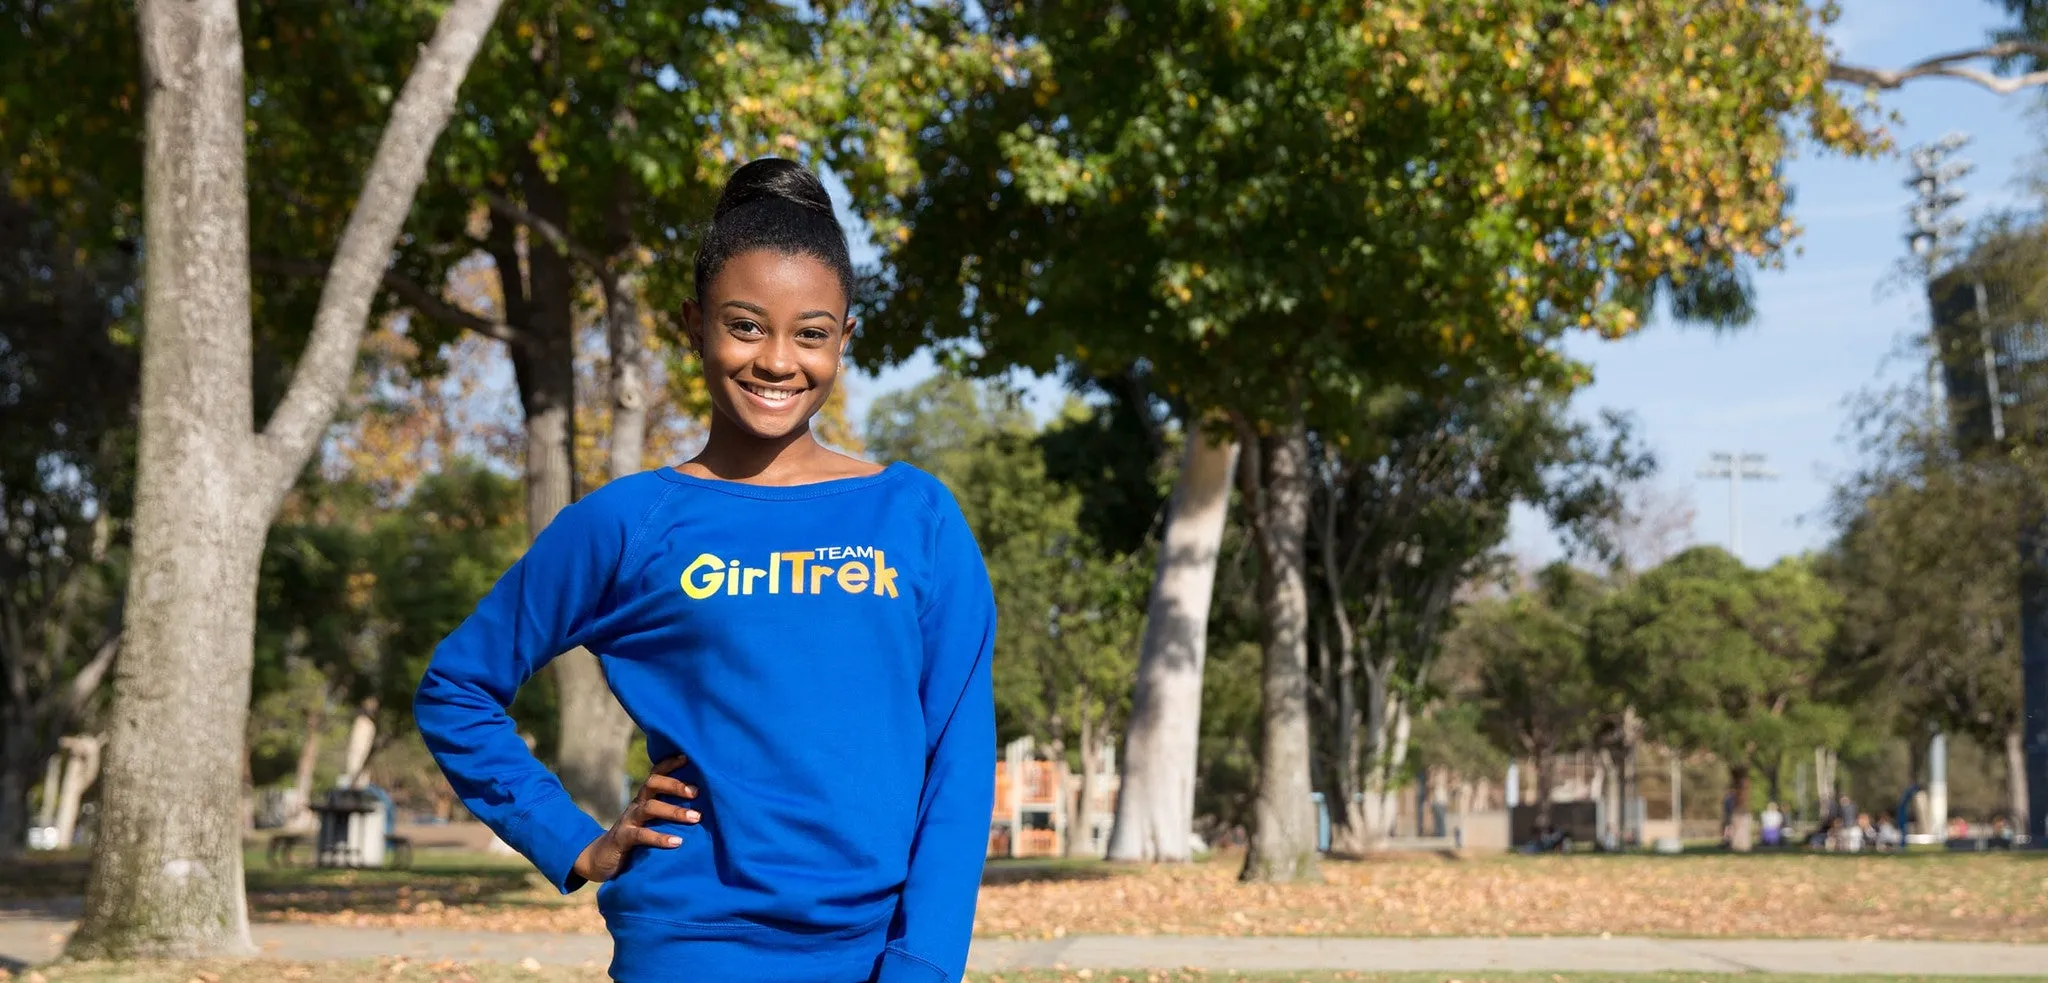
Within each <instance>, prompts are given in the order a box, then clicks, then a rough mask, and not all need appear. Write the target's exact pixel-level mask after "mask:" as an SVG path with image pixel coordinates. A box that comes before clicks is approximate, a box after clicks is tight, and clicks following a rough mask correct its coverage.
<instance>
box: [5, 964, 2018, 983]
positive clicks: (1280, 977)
mask: <svg viewBox="0 0 2048 983" xmlns="http://www.w3.org/2000/svg"><path fill="white" fill-rule="evenodd" d="M5 972H6V971H5V970H0V979H4V978H6V977H5V975H4V974H5ZM17 979H18V980H20V981H21V983H278V981H280V980H283V981H290V983H353V981H355V980H366V979H377V980H420V981H429V980H431V981H437V983H605V975H604V972H603V971H602V970H599V969H579V968H569V967H560V966H528V967H520V966H507V965H494V964H486V963H458V962H439V963H407V962H405V961H404V960H397V959H382V960H376V961H368V960H365V961H357V962H325V963H289V962H267V961H266V962H183V963H82V964H78V965H72V966H52V967H45V968H43V969H40V970H28V971H26V972H24V973H23V974H21V975H20V976H19V977H17ZM967 980H968V983H1081V981H1087V983H1724V981H1725V983H1913V981H1918V983H1996V978H1995V977H1982V976H1978V977H1960V976H1957V977H1940V976H1777V975H1767V974H1761V973H1741V974H1706V975H1702V974H1699V973H1635V974H1614V973H1563V974H1559V973H1507V974H1498V973H1496V974H1483V975H1451V974H1444V973H1350V972H1318V973H1203V972H1197V971H1192V970H1132V971H1101V970H1097V971H1089V970H1081V971H1072V970H1066V971H1043V972H1026V973H1017V972H1007V973H969V974H967Z"/></svg>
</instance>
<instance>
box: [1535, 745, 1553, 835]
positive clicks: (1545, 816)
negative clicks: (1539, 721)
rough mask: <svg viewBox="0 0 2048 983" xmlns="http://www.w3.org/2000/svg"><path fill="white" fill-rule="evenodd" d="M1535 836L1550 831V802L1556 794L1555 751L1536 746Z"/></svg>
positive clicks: (1551, 748) (1547, 747)
mask: <svg viewBox="0 0 2048 983" xmlns="http://www.w3.org/2000/svg"><path fill="white" fill-rule="evenodd" d="M1535 757H1536V835H1538V836H1542V835H1543V833H1544V832H1545V831H1547V830H1549V829H1550V825H1551V821H1550V800H1551V799H1552V798H1553V797H1555V796H1556V794H1557V749H1556V748H1554V747H1552V746H1551V745H1550V744H1548V743H1538V744H1537V745H1536V754H1535Z"/></svg>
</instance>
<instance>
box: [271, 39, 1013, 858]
mask: <svg viewBox="0 0 2048 983" xmlns="http://www.w3.org/2000/svg"><path fill="white" fill-rule="evenodd" d="M381 6H385V7H391V8H394V9H396V10H398V11H400V12H401V14H402V13H403V12H405V11H410V10H413V9H414V5H411V4H384V5H381ZM511 8H512V9H511V12H510V14H509V15H508V21H509V22H510V25H511V29H510V30H509V31H507V32H505V33H503V34H502V35H500V36H499V37H498V38H496V39H494V41H493V42H492V43H491V44H490V45H488V46H487V47H486V48H485V50H484V51H483V53H482V54H481V55H480V56H479V59H478V65H477V69H476V71H475V73H474V76H475V77H474V79H473V80H472V83H471V87H470V89H469V95H468V98H467V99H466V106H465V109H466V112H465V114H464V118H463V120H462V121H461V123H460V124H458V125H457V126H456V127H454V128H453V133H452V139H451V140H450V142H449V151H448V153H447V154H445V155H444V159H443V161H442V162H441V163H442V166H441V168H440V169H439V172H438V174H437V177H438V178H439V180H437V181H436V182H435V183H434V185H433V186H432V187H431V188H430V189H429V190H430V193H429V195H428V196H427V198H426V199H425V200H423V202H422V206H421V208H420V209H419V213H418V216H417V217H416V219H415V221H414V223H413V224H412V226H411V228H410V229H409V231H410V232H411V235H409V236H408V239H407V241H406V243H405V244H404V246H405V248H404V249H403V253H402V255H401V256H400V259H399V263H398V269H397V271H396V272H394V274H393V275H391V276H389V277H387V278H386V282H385V286H386V287H387V288H388V289H389V291H390V292H391V293H392V295H393V296H394V297H395V298H396V299H397V300H398V301H399V302H401V303H403V304H404V305H406V306H408V307H409V308H411V309H412V310H413V311H414V312H415V313H417V314H419V315H420V316H421V324H420V327H421V330H422V334H423V338H424V337H425V336H426V334H427V333H428V332H429V331H438V332H443V333H444V334H443V335H441V337H439V338H436V339H434V340H445V332H460V331H471V332H476V333H479V334H482V335H484V336H487V337H490V338H493V339H496V340H498V341H501V342H504V343H505V345H506V346H507V350H508V353H509V354H510V355H511V358H512V362H513V366H514V370H515V374H516V377H517V381H518V386H519V393H520V406H521V410H522V413H523V416H524V423H525V427H524V430H525V433H524V451H525V470H526V487H527V495H528V507H527V527H528V529H529V530H530V531H531V532H532V533H533V534H534V535H538V534H539V532H540V531H541V530H542V529H543V528H544V527H545V526H546V525H547V523H548V522H549V521H550V520H551V519H552V518H553V516H554V514H555V513H556V512H557V511H559V510H560V509H561V508H563V507H565V506H566V505H568V503H569V502H571V501H573V500H574V499H575V498H576V497H578V496H579V495H580V494H581V493H582V491H583V488H584V483H583V482H582V481H579V476H580V474H581V472H582V471H583V470H584V469H583V468H581V467H579V465H578V464H577V461H576V458H577V454H576V450H577V447H576V439H577V436H576V435H577V434H578V433H579V432H584V431H585V427H584V426H583V425H582V424H580V423H579V421H578V413H579V407H578V395H577V392H576V388H577V384H576V372H575V369H574V364H573V363H574V359H575V355H576V350H577V347H578V339H577V335H576V330H575V327H574V323H575V321H576V318H577V314H578V313H579V311H580V310H581V309H583V308H584V307H585V306H591V307H596V308H599V309H601V310H602V312H603V313H602V315H601V318H602V321H603V323H604V324H605V326H606V327H605V336H606V342H607V350H608V355H609V364H608V366H607V371H606V373H605V378H606V385H605V387H604V390H605V393H606V397H605V404H606V408H605V409H604V411H602V412H601V413H599V414H596V415H597V416H600V417H602V418H603V419H605V420H606V421H607V422H608V423H609V430H610V436H609V438H608V440H607V441H606V444H607V446H608V448H609V451H610V453H609V454H608V455H607V457H608V461H607V463H608V464H609V467H608V468H607V470H608V471H609V473H610V476H612V477H617V476H618V475H620V474H622V473H626V472H629V471H633V470H638V469H639V466H640V463H641V462H642V460H643V459H644V458H643V452H642V451H641V449H640V440H639V435H640V434H643V433H645V432H646V431H645V417H644V409H643V407H644V406H645V405H646V404H647V403H648V402H649V397H650V392H649V388H648V387H649V385H650V382H651V379H652V376H653V364H654V363H653V359H654V358H655V357H657V356H658V355H659V354H660V351H659V348H660V345H659V344H656V343H654V342H653V341H652V339H654V338H657V337H664V336H665V337H666V338H668V339H670V340H671V341H673V340H675V339H679V338H680V332H679V330H678V328H677V326H676V325H675V324H673V323H670V318H672V316H673V312H675V311H678V310H680V308H681V302H682V300H683V299H685V298H687V297H689V296H690V295H691V294H692V293H693V290H694V288H693V286H692V283H691V278H692V258H693V252H694V249H695V246H696V242H697V237H696V234H695V232H694V228H695V227H696V226H697V224H698V223H701V221H702V220H703V218H704V217H705V216H706V215H708V214H709V213H710V211H711V207H712V204H713V202H714V201H715V199H716V196H717V193H718V190H719V188H720V187H721V186H722V185H723V183H724V179H725V177H726V175H727V173H728V172H729V171H730V170H731V168H732V167H733V166H735V165H736V164H738V163H740V162H742V161H744V160H747V159H750V158H752V157H755V156H760V155H762V154H767V153H780V154H784V155H789V156H797V157H803V158H807V159H808V160H810V161H812V162H813V163H816V164H819V165H822V166H826V167H836V168H837V169H838V170H839V171H840V173H841V175H842V177H844V178H845V179H846V180H847V181H848V182H849V183H850V184H853V185H857V186H865V185H877V186H879V187H881V188H883V189H885V190H886V189H888V188H892V187H894V186H896V185H899V184H900V183H901V182H902V181H903V180H904V177H903V175H904V173H905V169H904V168H903V166H902V163H903V162H902V154H901V152H900V141H901V138H900V136H899V134H900V133H901V132H905V131H914V130H916V129H918V128H919V127H920V126H922V125H923V124H922V123H921V122H920V121H921V120H922V118H923V116H922V114H923V113H924V112H925V111H926V103H925V101H924V100H923V99H921V98H920V96H919V93H918V90H919V89H920V88H921V87H924V86H929V85H935V84H943V81H944V80H945V79H947V78H950V77H952V76H954V75H957V74H960V73H973V72H981V71H992V70H995V69H996V68H997V67H999V66H1000V64H1001V62H1002V57H1001V55H1000V53H999V52H994V51H992V50H990V49H988V48H987V46H986V45H977V44H975V43H969V44H967V45H965V46H962V45H958V44H954V43H952V40H953V39H952V38H950V37H949V35H948V34H947V31H948V25H949V24H951V23H952V22H953V21H954V20H955V19H957V17H958V16H959V12H958V9H957V8H956V7H955V6H954V5H950V4H937V5H934V4H911V3H893V2H891V3H881V4H863V5H858V6H844V5H837V4H808V3H797V4H788V3H767V2H748V3H742V4H739V5H737V6H734V5H730V4H725V5H720V4H711V3H701V2H700V3H689V4H683V5H680V6H678V5H665V6H660V7H656V8H642V7H628V6H622V5H619V4H613V3H589V2H584V3H571V4H566V5H565V4H560V3H553V2H542V0H519V2H516V3H514V4H512V5H511ZM413 16H415V17H416V16H417V14H414V15H413ZM969 41H970V42H972V41H973V39H971V38H970V39H969ZM343 132H346V131H345V130H344V131H343ZM344 149H345V148H344ZM871 224H874V225H875V227H876V229H877V230H878V231H884V232H886V231H887V229H888V228H889V222H888V221H887V220H886V219H880V220H878V221H877V222H875V223H871ZM266 266H267V268H268V269H271V270H273V271H275V272H278V273H283V274H288V275H289V274H298V273H303V272H307V271H308V270H309V269H315V268H317V267H316V266H313V265H310V264H307V263H305V262H303V261H302V260H298V259H295V258H291V257H279V258H273V259H272V261H271V262H269V263H267V264H266ZM472 268H473V269H480V270H484V271H488V274H487V275H488V276H489V278H490V279H492V280H495V284H494V285H493V288H492V289H491V290H489V291H487V292H486V296H485V297H483V298H472V299H473V300H475V299H481V300H487V301H488V302H487V303H483V304H476V303H460V302H456V300H460V298H457V299H456V300H451V298H450V296H449V291H448V289H447V287H448V286H449V284H450V281H451V277H453V276H455V275H457V274H459V273H460V272H461V271H463V270H465V269H472ZM585 284H592V285H594V287H595V289H594V290H590V291H587V292H586V291H585V290H583V289H582V287H583V286H584V285H585ZM590 294H594V295H595V296H594V297H588V296H587V295H590ZM650 315H652V316H650ZM428 347H429V348H430V349H431V348H432V347H435V346H434V345H433V344H431V343H430V344H428ZM591 409H592V407H590V406H589V405H585V406H584V407H582V413H583V414H584V415H585V416H589V415H591V413H590V411H591ZM549 671H550V674H551V675H552V676H553V677H554V680H555V684H556V688H557V690H558V691H559V693H560V695H561V699H562V716H561V723H560V731H559V734H558V741H557V744H558V747H559V751H560V759H559V760H558V761H557V770H558V771H559V772H560V773H561V775H562V779H563V783H564V784H565V785H566V786H567V787H568V789H569V791H570V793H571V795H572V796H574V797H575V799H576V801H577V802H578V803H579V804H580V805H582V806H583V807H584V808H585V809H586V810H588V811H590V812H592V813H593V814H595V815H600V816H604V817H606V818H607V819H609V817H610V816H612V815H616V814H617V812H618V809H619V808H620V807H621V806H622V805H623V803H622V802H621V801H620V794H621V792H622V790H623V786H622V784H621V781H620V779H621V777H622V776H623V775H624V773H625V761H624V756H625V754H626V750H627V738H628V736H629V734H630V732H631V729H632V724H631V721H630V720H628V719H627V718H626V716H625V714H624V711H623V710H622V709H621V708H620V707H619V706H618V703H617V701H616V700H615V699H614V698H613V697H612V695H611V693H610V690H609V689H608V687H607V685H606V683H605V680H604V677H603V674H602V671H601V670H600V668H599V666H598V663H597V661H596V659H595V658H594V657H593V656H591V655H590V654H589V653H587V652H582V651H577V652H571V653H568V654H567V655H565V656H564V657H562V658H559V659H556V660H554V661H553V662H552V663H551V664H550V670H549Z"/></svg>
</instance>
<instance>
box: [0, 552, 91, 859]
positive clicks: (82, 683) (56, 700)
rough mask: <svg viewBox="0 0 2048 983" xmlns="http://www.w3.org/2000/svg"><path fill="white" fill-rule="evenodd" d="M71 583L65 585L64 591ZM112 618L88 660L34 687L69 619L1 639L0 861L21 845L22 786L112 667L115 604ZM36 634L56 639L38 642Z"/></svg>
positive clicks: (46, 672) (46, 762) (56, 662)
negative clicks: (67, 674) (61, 676)
mask: <svg viewBox="0 0 2048 983" xmlns="http://www.w3.org/2000/svg"><path fill="white" fill-rule="evenodd" d="M101 559H103V553H96V555H95V557H94V561H95V562H99V561H100V560H101ZM75 587H76V581H73V582H71V583H69V584H67V585H66V588H67V589H73V588H75ZM61 606H65V605H60V607H61ZM10 613H12V612H10ZM17 616H18V615H17ZM111 616H112V617H111V618H110V619H109V622H108V625H107V627H106V628H104V629H102V631H101V634H102V636H103V637H102V638H101V640H100V643H99V645H98V646H96V647H95V648H94V650H93V653H92V655H91V657H90V658H88V659H87V660H86V662H85V664H84V665H83V666H82V667H80V668H79V670H78V672H77V674H76V675H74V676H72V677H71V678H70V679H68V680H65V681H64V682H63V683H62V684H61V685H56V686H47V685H37V684H34V683H31V682H30V680H32V679H38V678H42V679H48V678H52V677H54V676H55V675H56V674H57V667H59V666H61V665H63V664H64V662H65V660H66V658H67V657H68V651H67V645H68V643H69V641H70V638H71V632H72V631H73V630H74V625H73V624H72V623H71V622H70V621H69V620H68V619H66V618H64V617H63V616H61V615H58V616H54V617H53V618H52V620H53V622H54V623H53V624H46V625H39V626H31V627H29V628H28V629H27V630H25V631H24V630H17V631H13V632H7V633H5V634H6V635H7V636H9V637H7V638H6V639H5V640H4V641H0V680H4V681H5V685H4V687H0V858H6V857H12V856H17V855H19V854H20V853H21V852H22V850H24V849H25V848H26V847H27V842H26V837H27V834H28V830H27V828H26V826H25V823H26V822H27V820H28V818H29V814H28V791H29V789H30V788H31V787H33V786H34V784H35V780H36V774H37V773H38V772H47V769H48V767H49V766H50V763H51V762H53V761H55V759H56V751H57V747H56V744H55V739H56V737H57V735H59V734H62V733H64V732H65V731H67V730H69V729H70V728H71V727H72V726H73V725H74V724H75V723H76V721H77V720H78V718H79V715H80V714H81V713H82V712H83V711H84V710H85V708H86V707H87V705H88V704H90V703H91V702H92V701H93V699H94V697H95V696H97V695H98V693H99V691H100V687H101V686H102V685H103V684H104V683H105V681H106V679H107V677H108V676H109V675H111V674H112V672H113V667H114V660H115V657H116V656H117V655H119V653H120V651H121V630H120V622H119V621H118V619H119V617H120V610H119V608H118V605H117V606H116V609H115V610H114V611H112V612H111ZM8 620H10V619H9V618H8V617H6V615H0V622H5V621H8ZM24 620H25V619H24ZM16 624H17V625H18V624H19V622H17V623H16ZM39 628H55V629H57V630H55V631H47V630H44V631H38V629H39ZM38 635H40V636H41V637H42V639H51V638H54V639H56V641H54V642H46V641H42V640H41V639H38V638H37V637H36V636H38ZM54 802H55V799H54V798H51V797H49V796H47V795H46V796H45V798H44V801H43V811H44V812H46V813H47V812H48V811H49V810H50V809H51V808H52V807H53V803H54Z"/></svg>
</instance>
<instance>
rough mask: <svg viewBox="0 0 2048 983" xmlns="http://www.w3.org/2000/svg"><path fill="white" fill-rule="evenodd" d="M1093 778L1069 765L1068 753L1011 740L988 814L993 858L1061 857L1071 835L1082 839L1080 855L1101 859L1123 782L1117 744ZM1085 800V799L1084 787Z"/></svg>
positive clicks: (998, 770) (1106, 753) (999, 768)
mask: <svg viewBox="0 0 2048 983" xmlns="http://www.w3.org/2000/svg"><path fill="white" fill-rule="evenodd" d="M1100 757H1101V764H1100V765H1099V770H1098V771H1097V772H1096V774H1095V775H1094V781H1092V782H1087V781H1084V776H1082V775H1080V774H1078V773H1076V772H1074V771H1072V770H1071V769H1069V768H1068V767H1067V762H1066V760H1065V756H1064V755H1053V754H1051V753H1050V752H1048V751H1047V750H1046V749H1044V748H1041V747H1039V746H1038V744H1037V743H1036V742H1034V741H1033V740H1032V739H1031V738H1028V737H1024V738H1019V739H1017V740H1014V741H1011V742H1010V743H1009V744H1008V745H1006V746H1005V747H1004V748H1003V757H1002V760H1000V761H997V762H996V801H995V808H994V810H993V811H992V812H991V813H990V815H989V833H988V855H989V856H991V857H1058V856H1063V855H1065V854H1066V853H1067V852H1068V851H1067V850H1066V843H1067V835H1068V832H1069V831H1070V830H1072V831H1074V832H1075V833H1076V834H1077V835H1078V836H1080V837H1081V838H1082V839H1081V841H1080V844H1079V845H1078V846H1077V848H1076V850H1075V851H1074V852H1075V853H1076V854H1077V855H1081V856H1090V857H1097V858H1100V857H1102V856H1104V855H1105V854H1106V853H1108V851H1109V829H1110V825H1111V824H1112V823H1113V822H1114V820H1115V818H1116V793H1117V786H1118V785H1119V784H1120V782H1121V778H1120V776H1119V775H1118V774H1117V770H1116V753H1115V749H1114V748H1109V747H1106V748H1105V749H1104V750H1103V753H1102V754H1101V756H1100ZM1084 786H1086V787H1087V789H1086V790H1087V795H1086V799H1087V801H1085V802H1084V801H1082V792H1083V787H1084Z"/></svg>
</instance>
